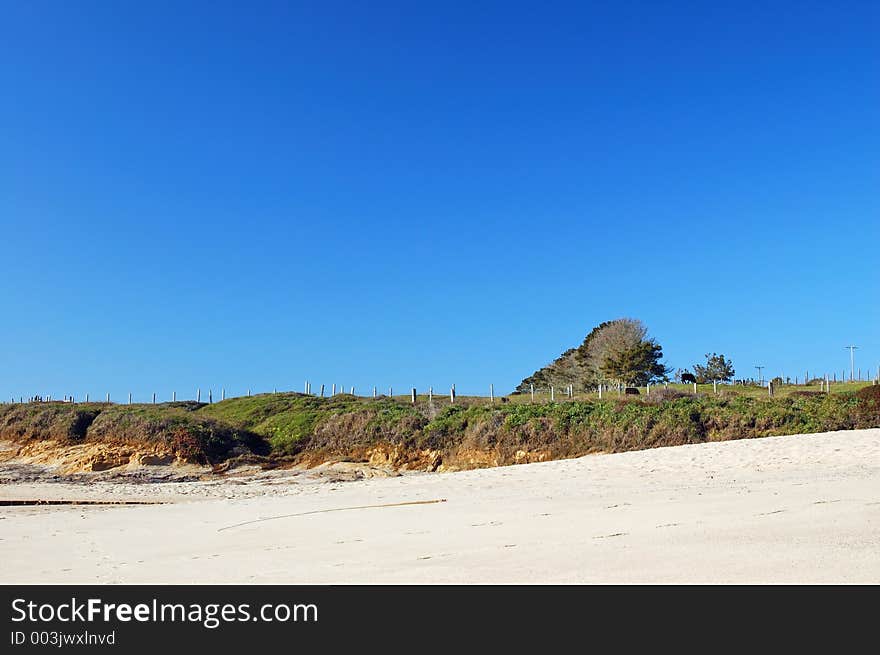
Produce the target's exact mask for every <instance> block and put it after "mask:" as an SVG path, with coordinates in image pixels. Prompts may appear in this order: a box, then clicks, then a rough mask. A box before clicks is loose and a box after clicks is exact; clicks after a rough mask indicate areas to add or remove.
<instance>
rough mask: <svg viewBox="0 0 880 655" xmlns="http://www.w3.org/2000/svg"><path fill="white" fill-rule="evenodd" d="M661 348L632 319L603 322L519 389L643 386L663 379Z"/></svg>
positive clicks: (529, 378)
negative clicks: (614, 384) (613, 384)
mask: <svg viewBox="0 0 880 655" xmlns="http://www.w3.org/2000/svg"><path fill="white" fill-rule="evenodd" d="M662 357H663V350H662V348H661V347H660V345H659V344H658V343H657V342H656V340H654V339H651V338H649V337H648V329H647V328H646V327H645V325H644V323H642V322H641V321H639V320H637V319H632V318H619V319H616V320H613V321H605V322H604V323H601V324H599V325H597V326H596V327H595V328H593V329H592V330H591V331H590V333H589V334H587V336H586V338H584V340H583V342H582V343H581V345H580V346H578V347H577V348H570V349H569V350H566V351H565V352H564V353H562V355H560V356H559V357H557V358H556V359H555V360H554V361H553V362H551V363H550V364H548V365H547V366H545V367H544V368H542V369H539V370H538V371H535V373H534V374H532V375H531V376H529V377H527V378H526V379H524V380H523V381H522V382H521V383H520V385H519V386H518V387H517V389H516V390H517V391H519V392H521V393H522V392H527V391H529V388H530V385H535V387H536V388H539V389H542V388H543V389H546V388H547V387H549V386H557V387H564V386H566V385H568V384H573V385H574V386H575V388H576V389H578V390H585V389H590V388H595V387H596V386H598V385H599V384H602V383H608V382H620V383H621V384H638V385H643V384H646V383H648V382H653V381H655V380H658V379H659V380H663V379H666V376H667V369H666V367H665V366H664V365H663V364H662V363H661V362H660V359H661V358H662Z"/></svg>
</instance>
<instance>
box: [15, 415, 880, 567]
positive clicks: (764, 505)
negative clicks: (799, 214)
mask: <svg viewBox="0 0 880 655" xmlns="http://www.w3.org/2000/svg"><path fill="white" fill-rule="evenodd" d="M357 477H360V476H350V477H348V478H346V477H345V476H343V477H341V478H338V479H336V478H329V479H330V480H331V481H328V479H327V478H325V479H323V480H320V479H318V480H316V479H314V478H305V477H303V476H301V475H287V476H285V475H284V474H277V473H275V474H272V473H269V474H261V475H256V476H244V477H239V478H237V479H224V480H222V481H217V482H169V483H153V484H128V483H121V482H112V481H105V482H97V483H94V484H64V483H58V482H49V483H46V482H15V483H7V484H2V485H0V499H11V498H19V499H23V498H68V499H69V498H92V499H102V498H105V499H139V500H164V501H167V502H168V504H162V505H145V506H130V505H108V506H48V507H0V563H2V564H0V582H2V583H343V584H345V583H478V582H485V583H582V582H586V583H878V582H880V429H872V430H855V431H847V432H832V433H823V434H814V435H796V436H788V437H770V438H765V439H752V440H741V441H728V442H723V443H707V444H701V445H694V446H681V447H676V448H658V449H653V450H646V451H638V452H631V453H622V454H615V455H594V456H589V457H583V458H579V459H573V460H564V461H556V462H545V463H540V464H524V465H519V466H509V467H500V468H494V469H483V470H476V471H467V472H460V473H442V474H429V473H422V474H408V475H403V476H398V477H373V478H369V479H357V480H355V481H342V480H346V479H348V480H353V479H354V478H357ZM333 480H337V481H333ZM430 501H443V502H430Z"/></svg>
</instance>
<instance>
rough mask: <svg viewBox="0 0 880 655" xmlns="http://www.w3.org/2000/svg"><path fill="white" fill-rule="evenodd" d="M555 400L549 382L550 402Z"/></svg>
mask: <svg viewBox="0 0 880 655" xmlns="http://www.w3.org/2000/svg"><path fill="white" fill-rule="evenodd" d="M555 400H556V397H555V395H554V393H553V385H552V384H551V385H550V402H551V403H552V402H554V401H555Z"/></svg>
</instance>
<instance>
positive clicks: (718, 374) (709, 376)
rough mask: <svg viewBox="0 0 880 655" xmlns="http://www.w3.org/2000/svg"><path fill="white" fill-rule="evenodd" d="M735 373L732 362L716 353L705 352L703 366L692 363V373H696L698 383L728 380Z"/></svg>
mask: <svg viewBox="0 0 880 655" xmlns="http://www.w3.org/2000/svg"><path fill="white" fill-rule="evenodd" d="M735 374H736V371H734V370H733V363H732V362H731V361H730V360H729V359H726V358H725V357H724V355H718V354H716V353H712V354H711V355H710V354H709V353H706V365H705V366H701V365H700V364H694V375H696V377H697V382H699V383H700V384H705V383H707V382H712V381H713V380H719V381H724V382H728V381H729V380H731V379H732V378H733V376H734V375H735Z"/></svg>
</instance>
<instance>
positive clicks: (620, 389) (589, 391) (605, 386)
mask: <svg viewBox="0 0 880 655" xmlns="http://www.w3.org/2000/svg"><path fill="white" fill-rule="evenodd" d="M855 382H859V383H862V382H865V383H867V382H870V383H871V384H872V385H875V386H876V385H880V366H878V367H877V369H876V372H873V371H870V370H865V375H863V371H862V369H861V368H858V369H857V370H854V371H853V372H852V376H850V379H847V375H846V371H845V370H844V371H842V374H841V376H840V378H838V376H837V372H836V371H834V372H832V373H823V374H822V375H821V376H818V377H816V376H814V377H811V376H810V373H809V370H808V369H807V370H805V371H804V377H803V380H801V378H800V376H798V375H796V376H795V377H794V378H791V377H784V376H783V375H777V376H775V377H773V378H772V379H769V380H763V379H755V378H737V379H734V380H726V381H724V380H711V381H707V382H703V383H697V382H691V381H690V380H688V383H689V384H691V385H692V392H693V393H694V394H698V393H700V389H699V384H703V385H704V386H708V385H711V388H712V393H713V394H718V393H719V392H720V391H721V390H723V388H724V387H725V386H727V387H731V386H742V387H757V388H765V389H766V390H767V394H768V396H773V395H775V393H776V392H777V391H778V390H779V389H780V388H781V387H791V386H797V387H805V388H817V389H818V390H819V391H822V392H825V393H830V392H831V391H832V389H833V388H834V387H835V386H836V385H839V384H844V383H855ZM679 384H681V383H679ZM669 385H670V382H669V381H663V386H664V389H668V388H669ZM652 386H656V385H652V384H651V383H648V384H646V385H645V386H643V387H635V386H629V387H627V386H625V385H622V384H620V383H616V384H614V385H613V386H612V385H611V384H609V383H608V382H602V383H600V384H598V385H594V386H590V387H583V388H581V389H580V390H576V389H575V384H574V383H568V384H567V385H566V386H565V387H563V393H564V394H565V397H566V398H568V399H569V400H573V399H575V397H577V396H584V395H595V396H597V397H598V398H599V399H603V398H604V397H605V395H606V394H607V392H608V391H609V390H610V389H614V390H615V391H616V392H617V395H618V396H620V395H624V394H625V395H630V394H641V389H644V393H645V395H646V396H650V395H651V390H652ZM303 388H304V392H305V393H304V395H309V396H311V395H314V394H312V383H311V381H306V382H305V385H304V387H303ZM325 388H326V387H325V385H324V384H321V386H320V392H319V393H318V394H317V395H318V397H320V398H324V397H325ZM271 393H272V394H277V393H278V389H277V387H273V389H272V392H271ZM289 393H296V392H289ZM345 393H346V392H345V387H344V386H343V385H338V386H337V385H336V384H335V383H334V384H332V385H331V394H330V397H334V396H337V395H340V394H345ZM556 393H557V389H556V386H555V385H547V387H545V388H543V389H542V388H540V387H537V388H536V387H535V385H534V384H533V383H530V384H529V386H528V389H527V390H525V391H514V392H513V394H516V395H525V394H528V395H529V397H530V400H531V401H532V402H536V401H537V400H540V397H544V398H545V399H549V400H550V402H556ZM220 394H221V395H220V398H221V401H226V400H230V399H233V398H234V397H232V396H227V393H226V387H225V386H223V387H221V392H220ZM251 395H252V394H251V389H250V388H248V389H247V393H246V397H251ZM348 395H351V396H354V397H361V398H363V397H364V396H357V394H355V387H354V386H351V387H350V388H349V392H348ZM409 395H410V401H411V402H412V403H413V404H415V403H416V402H417V400H418V396H419V393H418V389H417V387H411V388H410V394H409ZM427 396H428V402H431V403H433V402H434V387H433V386H430V387H428V389H427ZM83 397H84V402H86V403H89V402H91V400H90V399H91V394H90V393H86V394H84V396H82V397H81V398H83ZM372 397H373V398H374V399H377V398H379V395H378V387H376V386H373V387H372ZM384 397H389V398H393V397H394V388H393V387H391V386H389V387H388V396H384ZM472 397H475V398H486V399H488V401H489V402H490V403H494V402H495V401H496V395H495V385H494V384H492V383H490V384H489V385H488V396H480V395H474V396H472ZM157 398H158V396H157V394H156V392H152V394H151V396H150V402H152V404H154V405H155V404H156V403H157ZM457 398H458V394H457V391H456V388H455V384H452V385H451V386H450V389H449V402H450V403H452V404H454V403H455V402H456V400H457ZM201 399H202V389H201V387H197V388H196V392H195V402H197V403H201V402H202V400H201ZM502 400H504V401H505V402H506V399H504V398H502ZM34 402H60V403H70V404H77V400H76V396H75V395H74V394H68V395H64V396H63V397H62V400H58V399H55V400H54V401H53V400H52V396H51V395H50V394H49V395H46V396H41V395H33V396H28V397H24V396H19V397H18V398H16V397H15V396H10V400H9V401H6V400H4V401H2V403H3V404H26V403H34ZM104 402H105V403H110V402H111V394H110V393H107V394H106V396H105V400H104ZM171 402H177V391H176V390H175V391H172V392H171ZM213 402H214V395H213V388H209V389H208V404H212V403H213ZM128 404H134V394H133V393H132V392H129V393H128Z"/></svg>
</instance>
